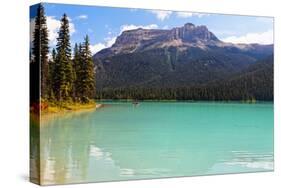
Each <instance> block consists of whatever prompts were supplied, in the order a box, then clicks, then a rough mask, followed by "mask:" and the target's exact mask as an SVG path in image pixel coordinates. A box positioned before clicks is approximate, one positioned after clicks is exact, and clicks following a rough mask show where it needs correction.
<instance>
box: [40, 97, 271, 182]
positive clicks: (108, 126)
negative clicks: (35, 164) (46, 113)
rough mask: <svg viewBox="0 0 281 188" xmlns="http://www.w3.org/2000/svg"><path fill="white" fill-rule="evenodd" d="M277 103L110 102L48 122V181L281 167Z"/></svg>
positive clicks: (44, 170)
mask: <svg viewBox="0 0 281 188" xmlns="http://www.w3.org/2000/svg"><path fill="white" fill-rule="evenodd" d="M273 119H274V118H273V103H262V102H260V103H256V104H245V103H238V102H237V103H224V102H140V103H139V104H138V105H134V104H132V103H131V102H104V106H103V107H102V108H99V109H97V110H96V111H90V112H81V113H69V114H67V115H65V116H54V117H49V118H48V119H47V120H44V121H43V122H42V123H41V124H42V125H41V130H40V133H41V135H40V141H41V145H40V146H41V148H40V154H41V155H40V156H41V170H40V173H41V183H42V184H62V183H80V182H100V181H114V180H128V179H150V178H162V177H178V176H196V175H210V174H225V173H243V172H259V171H272V170H273V128H274V126H273V124H274V120H273Z"/></svg>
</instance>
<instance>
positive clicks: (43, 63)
mask: <svg viewBox="0 0 281 188" xmlns="http://www.w3.org/2000/svg"><path fill="white" fill-rule="evenodd" d="M46 22H47V20H46V16H45V13H44V7H43V5H42V4H39V5H38V8H37V16H36V18H35V30H34V33H33V36H34V39H33V50H32V53H33V58H34V59H33V61H34V62H33V63H34V65H32V66H33V68H32V69H35V70H34V71H33V73H35V71H38V72H39V71H41V72H40V74H41V80H40V81H41V96H40V97H42V98H46V97H47V94H48V87H49V86H48V76H49V72H48V71H49V70H48V69H49V68H48V53H49V47H48V29H47V23H46ZM39 67H40V69H41V70H40V69H39ZM38 69H39V70H38ZM31 71H32V70H31ZM35 74H36V73H35ZM33 79H38V80H39V78H33ZM38 85H39V83H38Z"/></svg>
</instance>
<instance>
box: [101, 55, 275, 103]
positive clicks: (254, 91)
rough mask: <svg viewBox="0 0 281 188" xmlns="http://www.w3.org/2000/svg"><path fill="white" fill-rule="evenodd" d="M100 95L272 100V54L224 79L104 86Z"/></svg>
mask: <svg viewBox="0 0 281 188" xmlns="http://www.w3.org/2000/svg"><path fill="white" fill-rule="evenodd" d="M96 98H99V99H138V100H225V101H227V100H239V101H241V100H242V101H248V102H254V101H255V100H265V101H272V100H273V56H270V57H268V58H266V59H264V60H261V61H259V62H257V63H255V64H253V65H251V66H249V67H248V68H247V69H245V70H243V71H241V72H239V73H237V74H234V75H232V76H231V77H230V78H226V79H224V80H217V81H212V82H209V83H206V84H201V85H198V84H197V85H195V86H189V87H173V88H172V87H168V88H163V87H162V88H143V87H124V88H118V89H101V90H98V91H97V96H96Z"/></svg>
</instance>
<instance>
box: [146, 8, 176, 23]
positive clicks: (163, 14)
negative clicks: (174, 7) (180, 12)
mask: <svg viewBox="0 0 281 188" xmlns="http://www.w3.org/2000/svg"><path fill="white" fill-rule="evenodd" d="M150 12H151V13H153V14H155V15H156V17H157V19H159V20H161V21H163V20H165V19H168V18H169V17H170V15H171V14H172V13H173V12H172V11H168V10H150Z"/></svg>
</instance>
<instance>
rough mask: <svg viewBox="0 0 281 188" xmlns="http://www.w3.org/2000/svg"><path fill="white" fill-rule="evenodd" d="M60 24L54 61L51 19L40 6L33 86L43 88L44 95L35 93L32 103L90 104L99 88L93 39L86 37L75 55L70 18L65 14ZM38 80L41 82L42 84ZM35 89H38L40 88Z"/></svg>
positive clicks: (33, 57)
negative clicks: (48, 21) (40, 100)
mask: <svg viewBox="0 0 281 188" xmlns="http://www.w3.org/2000/svg"><path fill="white" fill-rule="evenodd" d="M60 22H61V26H60V29H59V31H58V38H57V44H56V47H55V48H53V49H52V53H51V57H48V56H49V40H48V27H47V19H46V16H45V13H44V7H43V5H42V4H39V5H38V9H37V15H36V18H35V30H34V33H33V37H34V39H33V41H32V42H33V48H32V57H31V64H30V71H31V77H30V79H31V85H36V84H38V85H40V92H39V96H38V94H36V93H35V92H33V93H35V94H32V92H31V100H33V101H34V100H36V99H37V100H38V99H39V98H40V99H43V100H47V101H59V102H63V101H66V102H80V103H88V102H90V101H91V99H93V98H94V97H95V88H96V84H95V71H94V62H93V60H92V54H91V51H90V40H89V36H88V35H86V36H85V38H84V41H83V42H82V43H79V44H77V43H76V44H75V47H74V50H73V51H74V52H73V54H72V49H71V43H70V31H69V18H68V17H67V15H66V14H63V16H62V18H61V20H60ZM37 72H40V73H39V75H36V74H37ZM39 77H40V78H39ZM36 80H40V83H38V82H37V81H36ZM36 82H37V83H36ZM32 87H35V89H36V87H37V86H32ZM38 87H39V86H38Z"/></svg>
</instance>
